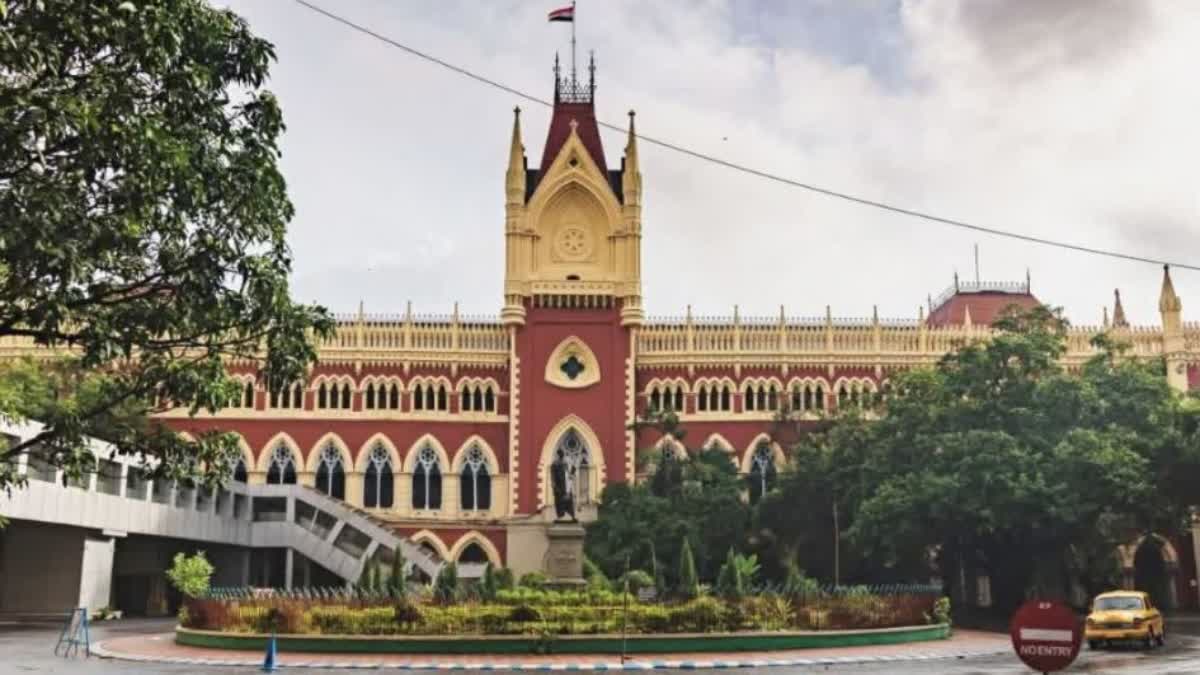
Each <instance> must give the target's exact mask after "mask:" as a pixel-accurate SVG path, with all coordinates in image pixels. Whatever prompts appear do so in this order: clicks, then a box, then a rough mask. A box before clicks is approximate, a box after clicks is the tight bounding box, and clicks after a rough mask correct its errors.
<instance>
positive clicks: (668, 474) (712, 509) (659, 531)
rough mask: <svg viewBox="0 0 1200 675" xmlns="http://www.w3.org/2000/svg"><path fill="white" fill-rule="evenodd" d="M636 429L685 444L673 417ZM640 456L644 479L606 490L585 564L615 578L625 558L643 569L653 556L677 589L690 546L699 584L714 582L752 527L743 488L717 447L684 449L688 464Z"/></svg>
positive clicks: (661, 455) (666, 454) (672, 458)
mask: <svg viewBox="0 0 1200 675" xmlns="http://www.w3.org/2000/svg"><path fill="white" fill-rule="evenodd" d="M638 426H639V427H641V428H647V427H648V428H653V429H655V431H657V432H659V433H662V434H666V435H671V436H673V437H674V438H676V439H677V440H679V441H680V443H684V441H685V440H686V439H685V433H684V430H683V429H682V427H680V426H679V423H678V419H677V417H676V416H675V415H673V414H667V415H662V416H653V417H652V418H650V419H648V420H645V421H644V422H641V423H639V424H638ZM642 454H643V455H644V457H645V458H647V460H649V462H651V463H652V464H653V465H654V466H653V471H652V473H651V475H650V477H649V480H647V481H645V482H643V483H639V484H637V485H630V484H628V483H617V484H614V485H610V486H608V487H606V488H605V489H604V494H603V496H602V499H601V502H600V510H599V515H598V518H597V520H596V522H594V523H592V524H590V525H588V531H587V540H586V549H587V555H588V558H590V559H591V560H592V561H594V562H595V563H596V564H597V565H599V566H600V568H601V569H603V570H604V572H605V573H606V574H608V575H609V576H610V577H614V578H615V577H618V576H620V575H621V574H622V573H623V572H624V568H625V561H626V556H628V557H629V561H630V565H631V566H632V567H634V568H638V569H643V570H649V569H650V568H651V563H652V557H656V558H657V564H658V567H659V569H660V570H661V571H662V573H663V575H664V576H665V577H666V581H667V585H668V586H669V587H670V588H676V587H677V586H678V585H679V578H678V577H679V570H680V568H681V565H680V563H681V560H680V556H681V554H682V550H683V542H684V540H685V539H687V540H688V541H689V542H690V545H691V548H692V554H693V558H694V563H695V568H696V571H697V573H698V574H699V576H700V578H701V579H704V580H710V581H711V580H713V579H715V578H716V575H717V571H718V570H719V569H720V565H721V561H722V559H723V557H724V555H725V553H726V551H728V550H729V549H730V548H737V549H738V550H742V549H743V548H744V547H745V542H746V539H747V533H748V527H749V525H750V507H749V506H748V505H747V503H746V502H745V500H744V499H743V498H742V494H743V492H744V485H743V483H742V481H741V480H740V479H739V477H738V474H737V468H736V467H735V466H734V464H733V462H731V461H730V457H729V454H728V453H726V452H724V451H722V450H720V449H717V448H699V449H693V450H689V451H688V455H689V457H688V458H687V459H682V458H676V457H675V456H674V455H673V454H672V453H671V451H669V450H667V451H664V452H661V453H659V452H655V451H646V452H644V453H642Z"/></svg>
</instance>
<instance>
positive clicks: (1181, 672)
mask: <svg viewBox="0 0 1200 675" xmlns="http://www.w3.org/2000/svg"><path fill="white" fill-rule="evenodd" d="M1169 625H1170V627H1171V630H1172V636H1171V637H1170V638H1169V643H1168V645H1167V646H1166V647H1165V648H1161V649H1157V650H1154V651H1153V652H1150V653H1144V652H1141V651H1138V650H1136V649H1120V650H1114V651H1110V652H1101V653H1094V652H1088V651H1087V650H1086V649H1085V650H1084V652H1083V653H1081V655H1080V659H1079V660H1078V661H1077V662H1076V663H1075V665H1074V666H1072V668H1071V669H1070V671H1067V672H1078V673H1096V674H1104V673H1121V674H1128V675H1193V674H1195V673H1200V618H1191V617H1189V618H1187V619H1180V620H1178V621H1175V622H1173V623H1172V624H1169ZM170 627H171V623H170V622H169V621H162V620H157V621H144V620H131V621H119V622H113V623H109V624H100V625H99V626H97V627H96V628H95V629H94V630H93V636H92V639H93V640H103V639H105V638H108V637H115V636H120V635H126V634H136V633H155V632H163V631H167V630H170ZM57 637H58V631H57V629H56V628H55V627H53V626H22V627H15V626H0V675H9V674H10V673H73V674H74V673H81V674H84V675H91V674H98V675H99V674H113V675H115V674H117V673H130V674H132V675H142V674H147V675H148V674H151V673H202V674H204V675H209V674H211V675H218V674H224V673H247V672H255V671H254V670H252V669H249V668H240V669H237V668H220V667H203V666H188V665H168V664H142V663H130V662H125V661H113V660H107V659H97V658H92V659H84V658H82V657H80V658H78V659H69V660H64V659H60V658H56V657H55V656H54V655H53V653H52V650H53V648H54V643H55V641H56V639H57ZM297 672H304V673H310V672H313V673H338V674H339V675H340V674H341V673H345V672H347V671H338V670H316V669H313V670H309V669H304V670H303V671H297ZM717 672H718V671H712V673H710V675H716V673H717ZM719 672H720V673H722V674H723V675H730V674H731V672H732V671H719ZM736 672H737V673H744V674H745V675H808V674H810V673H848V674H849V673H864V674H865V673H876V674H881V673H896V674H897V675H931V674H934V673H945V674H946V675H1018V674H1022V673H1029V672H1030V671H1029V670H1028V669H1027V668H1025V667H1024V666H1023V665H1022V664H1021V663H1020V662H1019V661H1017V659H1016V657H1008V656H1004V657H988V658H977V659H965V660H959V661H949V660H939V661H925V662H920V661H917V662H911V663H885V664H878V665H854V666H826V667H819V668H765V669H759V670H754V669H746V670H737V671H736Z"/></svg>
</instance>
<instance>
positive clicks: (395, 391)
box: [380, 382, 400, 410]
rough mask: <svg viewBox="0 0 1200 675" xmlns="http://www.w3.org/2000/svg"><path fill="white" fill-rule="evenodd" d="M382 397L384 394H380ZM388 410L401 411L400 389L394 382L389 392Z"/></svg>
mask: <svg viewBox="0 0 1200 675" xmlns="http://www.w3.org/2000/svg"><path fill="white" fill-rule="evenodd" d="M380 396H382V394H380ZM388 408H391V409H392V410H399V409H400V387H398V386H396V384H395V383H394V382H393V383H392V387H391V389H389V390H388Z"/></svg>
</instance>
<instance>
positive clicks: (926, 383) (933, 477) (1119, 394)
mask: <svg viewBox="0 0 1200 675" xmlns="http://www.w3.org/2000/svg"><path fill="white" fill-rule="evenodd" d="M996 328H997V329H999V332H998V333H997V334H995V335H994V336H993V337H991V338H990V339H989V340H987V341H981V342H972V343H969V344H964V345H962V346H960V348H958V349H957V350H955V351H954V352H952V353H949V354H947V355H946V356H945V357H944V358H943V359H941V361H940V362H939V363H938V364H937V365H936V367H933V368H926V369H917V370H913V371H910V372H906V373H903V374H899V375H897V376H896V377H894V378H893V387H892V389H893V391H894V392H896V395H894V396H892V397H891V398H890V399H888V400H887V401H886V402H884V403H882V404H881V409H880V410H879V412H880V413H881V414H880V416H879V419H878V420H872V421H865V420H863V419H862V418H861V417H860V416H856V415H851V416H849V417H847V418H843V419H837V420H835V421H834V422H833V424H832V426H830V427H829V428H827V429H824V430H822V431H820V432H817V433H815V434H812V435H811V436H809V437H807V438H805V439H804V440H802V441H801V442H800V443H799V444H798V445H797V447H796V448H795V450H794V452H795V461H793V465H797V466H803V467H804V471H803V472H796V473H794V474H792V475H789V476H787V477H785V479H784V480H783V481H781V483H782V485H781V490H780V491H779V493H778V494H776V495H773V496H772V497H771V498H769V499H768V500H767V501H766V502H764V505H763V508H762V509H761V510H760V513H759V522H760V524H761V525H762V526H763V527H766V528H768V529H770V530H771V531H772V532H774V533H775V535H776V536H777V537H778V538H779V539H780V541H781V542H783V544H782V545H784V546H789V547H790V549H789V550H821V549H824V550H828V549H830V548H832V542H833V536H834V535H833V533H832V532H830V527H829V525H828V523H829V518H828V516H827V515H826V514H828V513H829V512H830V511H831V509H832V505H833V504H834V503H835V502H836V503H837V504H838V506H839V508H840V515H841V517H842V528H843V532H844V536H843V541H846V542H848V543H850V544H851V545H852V547H851V548H852V551H853V554H852V556H851V559H850V560H849V561H847V562H846V563H845V564H846V565H847V568H850V569H856V566H858V567H857V568H858V569H867V570H872V569H873V570H876V571H877V573H878V570H881V569H883V570H886V569H887V568H888V566H891V567H893V568H896V569H913V568H914V566H916V567H917V568H919V566H920V559H921V557H922V555H924V553H925V552H936V553H937V558H938V561H939V563H940V566H941V572H942V574H943V576H944V577H945V578H946V579H947V580H951V579H953V580H958V579H960V578H961V576H960V572H965V573H967V574H969V573H970V572H971V571H972V570H975V569H980V570H983V571H984V572H986V574H987V575H988V576H989V578H990V579H991V584H992V590H993V597H994V598H995V601H996V603H997V605H998V606H1000V607H1011V606H1013V605H1015V604H1016V603H1017V602H1019V601H1020V600H1021V599H1022V598H1023V597H1024V594H1025V592H1026V591H1027V590H1028V589H1030V588H1034V587H1039V588H1041V589H1042V590H1043V591H1045V592H1051V593H1053V592H1063V591H1064V590H1065V589H1066V588H1068V587H1069V584H1071V583H1072V582H1073V580H1074V581H1080V582H1081V583H1082V584H1083V585H1084V587H1085V589H1086V590H1088V591H1091V592H1094V591H1095V590H1098V589H1099V588H1101V587H1103V586H1104V585H1106V584H1108V583H1111V582H1112V579H1111V574H1112V573H1113V572H1114V571H1115V565H1114V563H1115V557H1114V553H1115V550H1116V546H1117V545H1118V544H1124V543H1128V542H1130V541H1132V540H1133V539H1135V538H1136V536H1137V535H1138V534H1139V533H1143V532H1147V531H1159V532H1171V533H1174V532H1178V531H1180V530H1181V528H1182V527H1184V525H1185V522H1186V518H1187V513H1188V507H1189V506H1190V501H1192V500H1194V495H1191V494H1189V493H1188V489H1187V486H1189V485H1191V486H1194V485H1195V484H1196V481H1197V479H1198V478H1200V463H1198V461H1200V443H1198V438H1197V433H1196V419H1197V417H1196V413H1195V408H1194V406H1193V405H1192V404H1191V403H1190V402H1188V401H1186V400H1184V399H1182V398H1181V397H1180V396H1178V395H1177V394H1175V393H1174V392H1172V391H1171V390H1170V389H1169V387H1168V386H1167V383H1166V379H1165V377H1164V376H1163V365H1162V363H1161V362H1147V361H1138V360H1135V359H1133V358H1130V357H1128V356H1126V355H1124V354H1123V353H1122V348H1121V345H1120V344H1117V343H1115V342H1114V341H1113V340H1111V339H1110V338H1108V337H1107V336H1101V337H1100V338H1098V339H1097V341H1096V346H1097V347H1098V351H1099V355H1097V356H1096V357H1094V358H1093V359H1091V360H1090V361H1088V362H1087V363H1086V364H1084V365H1082V367H1079V368H1077V369H1074V370H1066V369H1064V366H1063V365H1062V363H1061V361H1060V357H1061V356H1062V355H1063V353H1064V352H1065V328H1066V325H1065V322H1064V321H1063V320H1062V319H1061V318H1060V316H1059V315H1058V313H1057V312H1051V311H1050V310H1048V309H1046V308H1044V307H1043V308H1037V309H1033V310H1029V311H1027V312H1024V313H1020V312H1012V313H1009V314H1006V315H1005V316H1004V317H1002V319H1001V320H1000V321H999V323H997V324H996ZM798 505H799V508H797V506H798ZM797 514H798V515H797ZM813 514H817V515H815V516H814V515H813ZM813 537H819V538H820V539H822V540H824V541H826V542H829V543H828V544H824V545H820V544H818V545H817V546H816V547H815V548H813V546H812V538H813ZM843 569H846V568H843Z"/></svg>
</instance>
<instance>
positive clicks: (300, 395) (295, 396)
mask: <svg viewBox="0 0 1200 675" xmlns="http://www.w3.org/2000/svg"><path fill="white" fill-rule="evenodd" d="M292 407H293V408H296V409H297V410H299V409H300V408H303V407H304V387H301V386H300V383H299V382H297V383H296V384H293V385H292Z"/></svg>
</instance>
